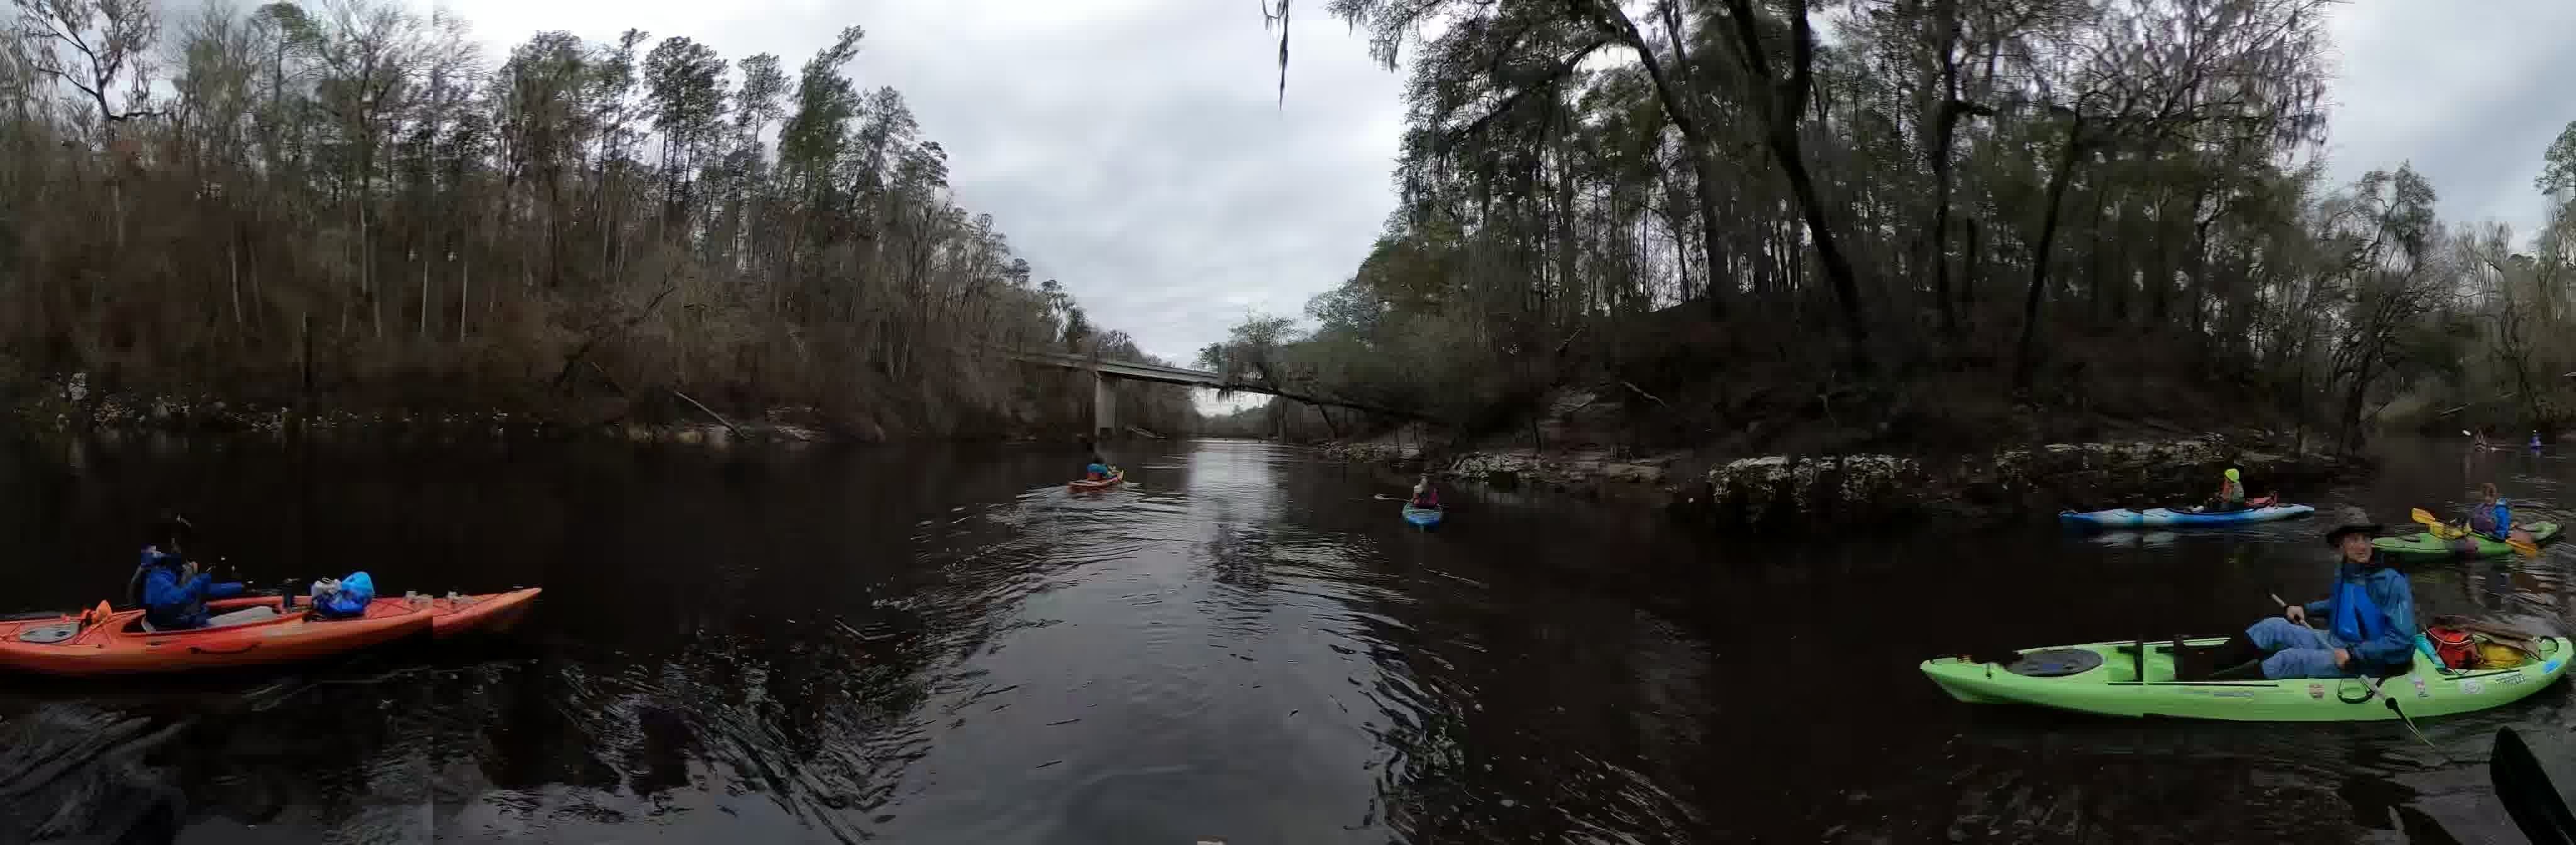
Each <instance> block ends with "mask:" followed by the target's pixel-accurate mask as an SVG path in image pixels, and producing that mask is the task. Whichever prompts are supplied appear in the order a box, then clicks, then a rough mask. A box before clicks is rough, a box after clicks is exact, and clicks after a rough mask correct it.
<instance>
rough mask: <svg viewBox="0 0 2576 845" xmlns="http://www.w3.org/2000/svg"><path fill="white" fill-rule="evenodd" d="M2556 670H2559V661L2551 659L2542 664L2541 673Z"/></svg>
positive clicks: (2544, 673)
mask: <svg viewBox="0 0 2576 845" xmlns="http://www.w3.org/2000/svg"><path fill="white" fill-rule="evenodd" d="M2556 671H2558V661H2556V660H2551V661H2549V662H2547V663H2543V664H2540V674H2543V675H2546V674H2549V673H2551V672H2556Z"/></svg>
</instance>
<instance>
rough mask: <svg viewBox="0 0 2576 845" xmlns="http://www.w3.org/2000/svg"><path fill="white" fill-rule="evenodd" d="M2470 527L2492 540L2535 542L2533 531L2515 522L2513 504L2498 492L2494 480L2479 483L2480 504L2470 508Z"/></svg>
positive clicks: (2472, 530)
mask: <svg viewBox="0 0 2576 845" xmlns="http://www.w3.org/2000/svg"><path fill="white" fill-rule="evenodd" d="M2468 529H2469V531H2470V532H2472V533H2475V534H2479V535H2483V536H2485V537H2486V538H2487V539H2490V540H2498V541H2503V540H2521V541H2524V542H2533V540H2532V536H2531V532H2529V531H2526V530H2523V528H2522V527H2521V526H2518V525H2515V524H2513V505H2512V504H2511V503H2509V502H2507V501H2505V499H2504V496H2503V495H2501V494H2498V493H2497V492H2496V486H2495V483H2494V482H2487V483H2484V484H2480V485H2478V504H2477V506H2475V507H2472V508H2470V509H2469V519H2468Z"/></svg>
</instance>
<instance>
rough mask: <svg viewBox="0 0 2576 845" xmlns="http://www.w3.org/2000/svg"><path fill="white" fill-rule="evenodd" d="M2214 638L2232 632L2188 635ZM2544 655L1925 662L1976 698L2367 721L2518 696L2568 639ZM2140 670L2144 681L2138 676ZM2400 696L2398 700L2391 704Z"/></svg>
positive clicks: (2082, 649)
mask: <svg viewBox="0 0 2576 845" xmlns="http://www.w3.org/2000/svg"><path fill="white" fill-rule="evenodd" d="M2187 642H2188V644H2190V645H2194V646H2202V647H2209V646H2216V645H2218V644H2220V643H2224V642H2226V639H2225V638H2212V639H2203V640H2190V641H2187ZM2535 645H2536V646H2537V647H2538V649H2539V651H2540V653H2541V659H2538V660H2533V661H2530V662H2528V663H2525V664H2523V665H2522V666H2519V667H2514V668H2504V669H2468V670H2452V669H2446V668H2443V667H2442V666H2441V665H2439V664H2437V663H2435V662H2434V661H2433V660H2432V659H2431V658H2428V657H2425V656H2424V654H2423V653H2422V652H2420V651H2419V652H2416V653H2415V666H2414V668H2412V669H2410V670H2408V672H2407V673H2406V674H2402V675H2398V676H2396V677H2392V678H2387V679H2385V680H2384V681H2382V682H2381V687H2380V689H2381V690H2382V691H2384V693H2385V695H2386V698H2384V699H2383V698H2382V697H2381V694H2380V693H2374V692H2373V691H2372V690H2371V688H2370V686H2369V684H2368V683H2367V682H2365V681H2363V680H2361V679H2359V678H2285V679H2282V680H2277V681H2272V680H2264V679H2262V678H2259V677H2258V678H2253V679H2248V680H2202V681H2176V680H2174V661H2173V654H2172V649H2173V643H2172V642H2171V641H2164V642H2156V641H2149V642H2147V643H2145V646H2146V654H2145V656H2144V657H2141V656H2140V655H2139V651H2138V648H2139V644H2138V643H2136V642H2114V643H2093V644H2090V645H2075V646H2058V647H2053V648H2040V649H2029V650H2025V651H2021V652H2018V653H2017V654H2016V656H2015V657H2014V658H2013V662H2012V663H2010V664H1999V663H1991V662H1985V663H1981V662H1976V661H1974V660H1972V659H1969V658H1964V657H1940V658H1934V659H1931V660H1926V661H1923V674H1924V675H1925V676H1927V677H1930V678H1931V679H1932V682H1933V683H1935V684H1938V685H1940V687H1941V689H1942V691H1944V692H1947V693H1949V694H1950V697H1952V698H1955V699H1958V700H1960V701H1964V702H1968V703H1970V704H2027V705H2032V706H2036V707H2047V708H2052V709H2057V710H2073V711H2077V712H2082V713H2096V714H2100V715H2104V716H2163V717H2170V718H2181V719H2220V720H2227V721H2240V722H2362V721H2375V720H2380V719H2395V718H2397V717H2398V716H2399V715H2400V714H2401V713H2402V714H2403V715H2405V716H2407V717H2409V718H2424V717H2427V716H2448V715H2452V714H2456V713H2467V712H2471V711H2476V710H2484V709H2487V708H2489V707H2494V706H2497V705H2500V704H2507V703H2511V702H2514V701H2518V700H2521V699H2522V698H2524V697H2527V696H2529V695H2531V694H2532V693H2535V692H2539V691H2540V690H2541V688H2543V687H2546V686H2549V685H2550V683H2551V682H2553V681H2556V680H2558V677H2559V676H2560V675H2563V674H2566V672H2567V658H2568V657H2569V643H2568V641H2567V639H2566V638H2565V637H2548V638H2544V639H2542V640H2539V641H2538V642H2536V643H2535ZM2142 674H2143V676H2144V680H2145V683H2140V682H2139V681H2140V676H2141V675H2142ZM2389 700H2394V701H2396V702H2397V706H2398V709H2396V710H2390V709H2389V707H2388V704H2387V702H2388V701H2389Z"/></svg>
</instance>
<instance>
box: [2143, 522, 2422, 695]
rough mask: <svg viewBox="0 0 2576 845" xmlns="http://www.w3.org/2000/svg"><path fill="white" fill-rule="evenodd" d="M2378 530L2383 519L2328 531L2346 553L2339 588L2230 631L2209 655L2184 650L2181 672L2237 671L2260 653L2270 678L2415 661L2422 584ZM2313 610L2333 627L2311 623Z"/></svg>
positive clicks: (2378, 672)
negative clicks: (2374, 542)
mask: <svg viewBox="0 0 2576 845" xmlns="http://www.w3.org/2000/svg"><path fill="white" fill-rule="evenodd" d="M2378 533H2379V526H2377V525H2365V524H2351V525H2344V526H2340V527H2337V528H2336V529H2334V530H2333V531H2329V532H2326V545H2328V546H2332V547H2334V548H2335V550H2336V551H2337V552H2339V553H2340V555H2339V557H2340V560H2339V562H2338V565H2337V566H2336V568H2335V586H2334V593H2333V594H2332V595H2329V596H2327V597H2326V598H2324V599H2320V600H2317V601H2312V602H2308V603H2307V604H2303V605H2301V604H2293V605H2289V606H2286V607H2283V608H2281V615H2279V616H2275V617H2272V618H2270V619H2265V620H2263V621H2261V622H2256V623H2254V624H2253V626H2251V627H2248V628H2246V629H2245V631H2244V633H2240V634H2237V635H2235V636H2232V637H2229V638H2228V640H2227V643H2226V644H2225V645H2221V646H2219V647H2218V648H2217V649H2215V650H2214V653H2211V654H2209V655H2207V656H2206V657H2205V658H2202V659H2198V660H2194V659H2190V656H2184V655H2178V657H2180V658H2182V659H2177V661H2176V663H2175V673H2176V676H2177V678H2178V679H2180V680H2197V679H2199V678H2197V677H2182V676H2183V675H2185V674H2187V673H2188V674H2194V675H2198V676H2200V677H2212V676H2222V675H2234V674H2238V672H2237V671H2231V670H2239V669H2240V668H2241V667H2242V666H2244V665H2245V664H2248V663H2252V662H2254V661H2257V660H2260V661H2262V673H2263V677H2265V678H2270V679H2281V678H2357V677H2362V676H2364V675H2369V676H2374V677H2376V676H2385V675H2390V674H2395V673H2398V672H2404V671H2406V670H2407V668H2409V667H2411V666H2413V665H2414V662H2415V634H2416V627H2415V588H2414V586H2413V585H2412V584H2411V583H2409V582H2408V581H2407V580H2406V573H2403V572H2399V571H2397V569H2396V567H2394V566H2391V565H2390V564H2389V561H2388V558H2387V557H2386V556H2384V555H2381V554H2380V553H2379V552H2378V550H2376V549H2373V548H2371V546H2370V538H2371V537H2372V536H2373V535H2376V534H2378ZM2310 617H2314V618H2316V619H2318V620H2320V621H2323V622H2326V623H2327V627H2326V628H2325V629H2324V630H2318V629H2316V628H2311V627H2308V619H2309V618H2310ZM2187 663H2198V664H2200V671H2198V672H2192V671H2190V667H2187V666H2186V665H2185V664H2187Z"/></svg>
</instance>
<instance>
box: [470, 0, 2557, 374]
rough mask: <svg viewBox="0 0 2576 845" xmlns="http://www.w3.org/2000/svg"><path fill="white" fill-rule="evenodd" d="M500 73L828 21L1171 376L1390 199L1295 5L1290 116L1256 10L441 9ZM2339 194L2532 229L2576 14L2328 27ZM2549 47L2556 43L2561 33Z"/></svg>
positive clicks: (969, 5)
mask: <svg viewBox="0 0 2576 845" xmlns="http://www.w3.org/2000/svg"><path fill="white" fill-rule="evenodd" d="M446 5H447V6H448V7H449V8H452V9H455V10H456V11H458V12H461V13H463V14H464V15H465V16H466V17H467V18H468V19H470V20H472V21H473V22H474V24H475V29H476V31H477V32H478V34H480V35H481V36H482V37H483V38H484V39H485V40H486V41H487V42H488V43H489V44H491V45H492V46H491V50H492V57H493V58H494V59H496V60H497V59H498V58H500V57H501V56H502V55H504V54H505V53H506V50H507V47H508V45H510V44H513V43H516V42H518V41H520V40H523V39H525V38H526V37H527V35H528V34H529V33H532V32H535V31H537V30H540V29H564V30H570V31H572V32H574V33H576V34H578V35H581V36H582V37H585V38H588V39H591V40H594V41H608V40H610V39H613V38H615V37H616V35H617V33H618V32H619V31H621V30H623V29H626V28H628V27H636V28H641V29H644V30H646V31H648V32H650V33H652V34H653V35H654V36H656V37H660V36H669V35H687V36H689V37H691V38H693V39H696V40H699V41H702V42H706V43H708V44H710V45H711V46H713V47H715V48H716V49H717V50H718V51H720V52H721V53H722V54H723V55H724V56H725V57H726V58H727V59H740V58H741V57H743V56H746V55H750V54H752V53H757V52H763V51H766V52H773V53H777V54H779V56H780V57H781V59H782V60H783V63H784V64H785V65H786V67H787V69H788V71H789V72H790V73H791V74H792V73H793V72H794V71H795V69H796V68H797V67H798V66H799V65H801V64H803V62H804V60H805V59H806V58H807V57H808V56H810V55H811V54H812V53H813V52H814V50H816V49H817V48H819V47H822V46H824V44H825V42H826V41H828V40H829V39H830V38H831V37H832V35H833V33H834V32H836V31H837V30H838V29H839V28H840V27H842V26H844V25H847V24H851V23H856V24H859V25H862V26H864V27H866V28H867V31H868V37H867V40H866V41H865V42H864V44H863V45H862V50H861V53H860V58H859V60H858V62H857V63H856V65H855V66H854V67H853V68H851V71H850V73H851V75H852V77H853V78H854V79H856V80H857V81H858V83H859V84H860V85H861V86H862V87H863V88H873V87H875V86H878V85H891V86H894V87H895V88H896V89H898V90H900V91H902V92H903V94H904V96H905V97H906V98H907V99H908V100H909V101H910V103H911V105H912V108H913V111H914V112H915V113H916V114H917V115H918V116H919V118H920V120H921V126H922V133H923V135H924V136H925V137H927V138H929V139H932V140H936V141H938V142H940V143H941V144H942V145H943V146H945V147H947V149H948V151H949V164H950V170H951V174H952V177H951V178H952V181H953V184H954V186H955V189H956V193H957V197H958V200H959V202H960V203H961V204H963V205H965V206H966V207H967V208H969V209H970V210H973V211H979V212H985V213H990V214H992V215H993V216H994V218H995V220H996V223H997V225H999V227H1000V228H1001V229H1002V230H1003V231H1004V232H1007V233H1008V234H1009V235H1010V238H1011V243H1012V246H1013V247H1014V248H1015V249H1016V250H1017V251H1018V253H1019V254H1020V255H1021V256H1022V257H1025V258H1027V259H1028V260H1029V261H1030V263H1031V264H1034V265H1035V266H1036V267H1037V269H1038V273H1039V277H1040V278H1046V277H1053V278H1056V279H1059V280H1061V281H1063V282H1064V284H1065V286H1066V287H1068V288H1069V289H1071V290H1072V291H1073V293H1074V294H1075V296H1076V297H1078V298H1079V299H1080V301H1081V303H1082V304H1083V306H1084V307H1085V308H1086V309H1087V310H1088V311H1089V312H1090V313H1091V314H1092V315H1093V317H1094V318H1095V321H1096V322H1099V323H1101V324H1103V325H1106V326H1109V327H1112V328H1118V329H1124V330H1126V331H1127V332H1128V333H1130V334H1132V335H1134V336H1135V337H1136V338H1137V341H1138V343H1139V344H1140V345H1141V346H1143V347H1144V348H1145V350H1146V351H1147V352H1149V353H1153V354H1156V355H1160V356H1162V357H1164V358H1168V359H1172V360H1174V361H1177V362H1182V363H1186V362H1187V361H1188V359H1190V358H1191V357H1192V356H1193V355H1194V354H1195V350H1196V349H1197V348H1198V347H1200V346H1202V345H1205V344H1207V343H1209V342H1211V341H1214V340H1217V339H1219V338H1221V337H1223V336H1224V333H1225V330H1226V328H1227V327H1228V326H1230V325H1232V324H1234V323H1235V322H1236V321H1238V320H1239V319H1241V318H1242V317H1243V316H1244V315H1245V314H1246V313H1248V312H1250V311H1253V310H1261V311H1267V312H1271V313H1275V314H1287V315H1297V314H1302V313H1303V308H1304V306H1305V302H1306V299H1307V297H1309V296H1312V295H1314V294H1315V293H1317V292H1320V291H1322V290H1324V289H1325V288H1328V287H1331V286H1333V285H1335V284H1338V283H1340V282H1341V281H1342V280H1343V279H1345V278H1348V277H1349V275H1350V273H1351V271H1352V269H1353V268H1354V267H1356V266H1357V264H1358V262H1359V260H1360V259H1361V258H1362V257H1364V256H1366V255H1367V254H1368V249H1369V245H1370V242H1371V241H1372V240H1373V239H1375V237H1376V236H1377V234H1378V232H1379V229H1380V227H1381V225H1382V224H1383V223H1384V221H1385V218H1386V215H1387V212H1388V211H1389V210H1390V209H1391V208H1392V207H1393V203H1394V197H1393V191H1392V188H1391V182H1390V180H1389V171H1390V170H1391V169H1392V166H1393V163H1394V155H1395V143H1396V140H1397V133H1398V132H1399V131H1400V128H1399V127H1400V117H1401V106H1400V103H1399V102H1398V99H1397V98H1398V94H1399V93H1400V91H1401V88H1402V80H1403V77H1402V75H1401V73H1389V72H1386V71H1385V70H1383V69H1382V68H1380V67H1378V66H1377V65H1375V64H1374V63H1372V62H1370V61H1369V59H1368V56H1367V50H1366V48H1365V45H1364V43H1363V42H1362V41H1361V39H1359V38H1358V37H1356V36H1353V35H1352V34H1350V33H1349V32H1348V30H1347V29H1346V28H1345V27H1344V26H1343V25H1342V24H1340V23H1339V22H1336V21H1332V20H1330V19H1328V18H1326V17H1325V16H1324V15H1323V14H1322V6H1323V3H1322V2H1321V0H1304V2H1301V3H1300V4H1299V9H1300V10H1301V11H1302V12H1304V13H1305V15H1306V17H1304V18H1302V19H1300V21H1299V22H1298V24H1297V31H1296V33H1295V35H1296V40H1295V42H1294V48H1295V50H1294V53H1293V54H1292V56H1291V65H1290V68H1289V79H1288V96H1287V105H1286V107H1285V109H1284V110H1283V109H1281V108H1280V107H1279V106H1278V105H1277V103H1276V100H1275V99H1274V98H1275V97H1276V89H1275V88H1274V87H1273V86H1274V85H1275V77H1274V75H1273V74H1274V73H1275V69H1274V66H1273V62H1274V61H1275V60H1276V56H1277V50H1276V42H1275V41H1273V40H1272V39H1273V38H1275V35H1274V34H1273V33H1270V32H1266V31H1264V30H1263V28H1262V26H1261V17H1260V14H1259V11H1258V9H1257V7H1256V3H1255V2H1253V0H900V1H898V0H855V2H852V0H842V1H841V2H827V0H783V1H782V0H733V2H719V3H707V2H691V3H673V2H656V0H644V2H609V0H447V2H446ZM2337 14H2338V15H2339V18H2338V19H2337V20H2336V21H2335V23H2334V26H2333V29H2334V34H2335V36H2336V41H2337V43H2338V44H2339V45H2340V48H2341V53H2342V56H2341V58H2342V61H2341V63H2340V64H2341V67H2342V78H2341V81H2340V82H2339V84H2338V85H2337V87H2336V89H2335V92H2334V99H2335V101H2336V102H2337V112H2336V118H2335V124H2334V127H2333V130H2334V139H2335V140H2334V144H2333V148H2332V151H2331V153H2330V155H2331V157H2332V165H2333V168H2334V171H2335V173H2336V174H2337V175H2338V176H2339V177H2341V178H2345V179H2349V178H2350V177H2352V176H2357V175H2359V174H2360V173H2362V172H2363V171H2366V170H2368V169H2370V168H2373V167H2382V166H2394V165H2395V164H2396V163H2398V162H2399V161H2404V160H2410V159H2411V160H2412V161H2413V162H2414V164H2415V167H2416V169H2417V170H2419V171H2421V172H2423V173H2425V174H2426V175H2428V176H2430V177H2431V178H2432V180H2433V184H2434V187H2435V188H2436V189H2437V190H2439V191H2440V192H2441V196H2442V213H2443V216H2444V217H2445V218H2446V219H2451V220H2460V219H2482V218H2492V219H2500V220H2506V221H2509V222H2512V223H2514V224H2515V228H2516V229H2517V230H2518V231H2524V232H2527V231H2529V229H2530V228H2531V227H2532V226H2533V225H2534V224H2535V223H2536V222H2537V221H2538V220H2539V216H2540V202H2539V200H2538V198H2537V197H2536V196H2534V195H2533V193H2532V191H2531V180H2532V177H2534V176H2536V175H2538V173H2539V158H2540V151H2541V149H2542V148H2544V147H2545V146H2547V144H2548V143H2549V141H2550V139H2551V138H2553V137H2555V136H2556V134H2557V132H2558V130H2559V128H2560V127H2562V126H2565V125H2566V124H2567V122H2568V121H2569V120H2570V119H2576V102H2571V101H2569V100H2568V99H2567V98H2565V97H2562V96H2554V94H2555V93H2556V91H2557V90H2559V89H2558V88H2557V86H2559V85H2562V84H2563V82H2564V80H2568V79H2576V50H2565V49H2562V46H2563V44H2564V42H2565V39H2566V37H2567V34H2568V33H2576V0H2478V2H2475V3H2458V2H2435V1H2434V0H2359V2H2356V3H2353V4H2351V5H2348V6H2345V7H2343V8H2341V9H2339V10H2338V11H2337ZM2551 33H2557V35H2552V34H2551Z"/></svg>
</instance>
